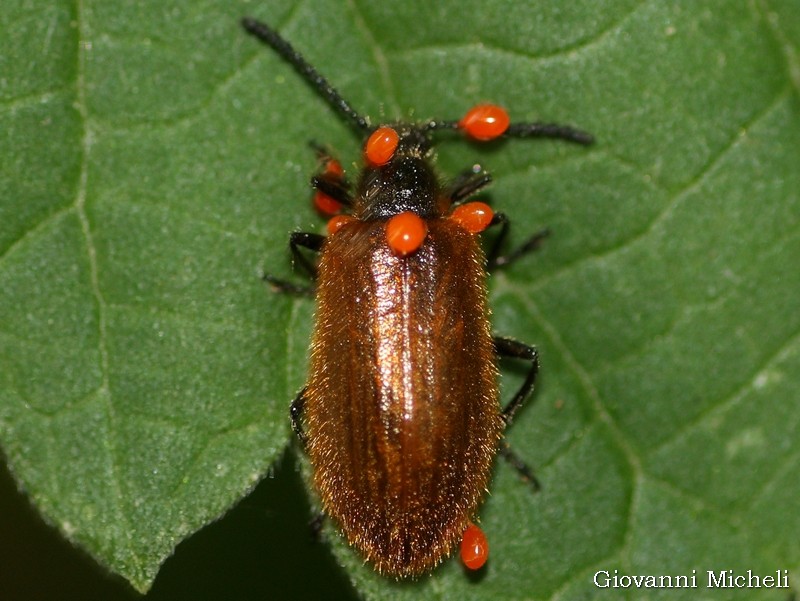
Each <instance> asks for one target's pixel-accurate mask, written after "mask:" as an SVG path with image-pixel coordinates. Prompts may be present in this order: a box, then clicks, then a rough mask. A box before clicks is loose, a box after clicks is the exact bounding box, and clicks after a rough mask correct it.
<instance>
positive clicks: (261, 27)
mask: <svg viewBox="0 0 800 601" xmlns="http://www.w3.org/2000/svg"><path fill="white" fill-rule="evenodd" d="M243 25H244V27H245V29H246V30H247V31H248V32H249V33H251V34H253V35H255V36H256V37H258V38H259V39H260V40H262V41H263V42H266V43H267V44H269V45H270V46H271V47H272V48H273V49H274V50H275V51H277V52H278V54H280V55H281V56H282V57H283V58H284V59H285V60H286V61H288V62H289V63H290V64H292V65H293V66H294V67H295V68H296V69H297V71H298V72H299V73H300V74H301V75H302V76H303V77H305V78H306V80H307V81H308V82H309V83H310V84H311V85H312V86H313V88H314V89H315V90H316V91H317V92H318V93H319V94H320V95H321V96H322V97H323V98H325V99H326V100H327V101H328V102H329V104H330V105H331V106H332V107H333V108H335V109H336V110H337V111H339V112H340V113H341V115H342V116H343V117H344V118H345V119H347V120H348V121H349V122H350V123H351V124H352V125H353V126H354V127H355V129H356V130H357V131H358V132H359V134H360V135H362V136H363V139H364V157H363V158H364V165H363V168H362V170H361V173H360V175H359V177H358V178H357V181H356V182H355V185H354V186H351V184H350V183H349V182H348V181H347V180H346V179H345V177H344V175H343V173H342V171H341V169H340V168H337V169H331V168H330V167H329V166H328V167H326V168H325V170H324V171H323V172H322V173H321V174H320V175H318V176H316V177H314V178H313V179H312V185H313V186H314V188H315V190H316V192H318V193H319V195H321V196H324V197H325V200H326V202H327V201H328V200H330V201H332V202H331V203H327V204H325V206H324V209H325V210H326V211H327V210H328V209H329V208H330V207H333V209H335V211H327V212H339V210H340V209H341V213H342V214H339V215H337V216H336V217H334V218H333V219H332V220H331V221H330V222H329V224H328V236H327V237H325V236H321V235H319V234H315V233H303V232H296V233H294V234H292V235H291V237H290V248H291V250H292V253H293V254H294V256H295V259H296V260H297V262H298V263H299V264H300V265H301V266H304V267H305V268H306V269H307V270H308V271H309V272H310V273H311V274H312V275H314V276H315V277H316V284H315V286H314V291H315V293H316V299H317V312H316V322H315V327H314V334H313V339H312V342H311V365H310V369H309V376H308V380H307V383H306V386H305V388H304V389H303V390H302V391H301V392H300V394H299V395H298V396H297V398H296V399H295V400H294V402H293V403H292V406H291V418H292V424H293V427H294V429H295V431H296V432H297V434H298V436H299V437H300V440H301V441H302V442H303V444H304V446H305V449H306V450H307V452H308V455H309V459H310V461H311V465H312V467H313V471H314V476H313V480H314V484H315V487H316V489H317V491H318V493H319V496H320V500H321V503H322V509H323V512H324V513H325V514H326V515H328V516H330V517H331V518H332V519H333V520H334V522H335V523H336V524H337V525H338V526H339V527H340V529H341V530H342V532H343V533H344V536H345V537H346V538H347V540H348V541H349V543H350V544H351V545H353V546H354V547H356V548H357V549H358V551H359V552H360V553H361V554H362V555H363V556H364V557H365V558H366V559H367V560H369V561H370V562H371V563H372V564H373V566H374V567H375V569H376V570H378V571H379V572H381V573H383V574H386V575H389V576H392V577H395V578H403V577H413V576H417V575H420V574H422V573H425V572H426V571H429V570H431V569H432V568H433V567H435V566H436V565H437V564H438V563H440V562H441V561H442V560H443V559H444V558H446V557H448V556H449V555H450V554H451V553H452V552H453V550H454V548H455V547H456V546H458V544H459V542H461V541H462V539H463V543H462V557H464V561H465V563H466V564H467V565H468V566H469V567H471V568H473V569H477V568H479V567H480V566H481V565H483V563H484V562H485V561H486V557H487V553H488V544H487V543H486V537H485V536H484V535H483V533H482V532H481V531H480V529H478V528H477V527H475V526H473V525H471V522H472V520H473V519H474V518H475V516H476V514H477V512H478V507H479V504H480V502H481V499H482V497H483V494H484V491H485V490H486V488H487V486H488V483H489V478H490V474H491V466H492V462H493V460H494V458H495V456H496V455H497V454H498V452H499V451H503V453H504V454H506V455H509V453H510V451H507V450H506V449H505V447H501V445H500V441H501V437H502V435H503V430H504V429H505V428H506V427H507V426H508V424H509V423H510V422H511V420H512V418H513V416H514V413H515V411H516V410H517V409H518V408H519V407H520V405H521V404H522V402H523V401H524V400H525V398H526V397H527V396H528V394H529V393H530V391H531V389H532V387H533V383H534V379H535V377H536V372H537V370H538V358H537V353H536V349H535V348H534V347H532V346H529V345H526V344H523V343H521V342H518V341H516V340H513V339H510V338H502V337H496V336H493V335H492V332H491V327H490V323H489V307H488V305H487V290H486V275H487V268H492V267H495V266H499V265H504V264H506V263H508V262H510V261H511V260H513V259H515V258H517V257H519V256H521V255H522V254H524V253H525V252H527V251H529V250H532V249H534V248H535V247H537V246H538V243H539V241H540V240H541V238H542V235H543V234H541V233H540V234H538V235H536V236H533V237H532V238H531V239H530V240H529V241H528V242H527V243H526V244H524V245H523V246H522V247H521V248H519V249H517V251H515V252H512V253H511V254H509V255H506V256H501V255H500V252H499V250H500V246H501V243H502V241H503V239H504V238H505V235H506V232H507V228H508V220H507V219H506V217H505V215H503V214H502V213H495V212H493V211H492V210H491V209H490V208H489V207H488V206H487V205H485V204H483V203H479V202H470V203H467V202H465V201H466V200H468V199H469V197H471V196H472V195H473V194H475V193H476V192H478V191H479V190H480V189H482V188H483V187H484V186H486V185H487V184H488V183H489V182H490V180H491V178H490V176H489V175H488V174H487V173H486V172H484V171H481V170H479V169H478V170H474V169H473V170H467V171H465V172H464V173H462V174H461V175H460V176H458V177H457V178H455V179H454V180H453V181H452V182H451V183H449V184H447V185H444V184H442V179H441V178H440V177H439V176H438V174H437V173H435V171H434V168H433V161H432V158H433V150H432V148H433V136H434V133H436V132H439V131H443V132H447V131H462V132H464V133H465V134H466V135H467V136H469V137H471V138H472V139H476V140H491V139H495V138H498V137H500V136H506V137H550V138H561V139H564V140H568V141H572V142H577V143H580V144H589V143H591V141H592V137H591V136H590V135H589V134H587V133H585V132H582V131H580V130H577V129H573V128H571V127H569V126H563V125H554V124H546V123H509V120H508V116H507V113H506V112H505V110H503V109H501V108H499V107H496V106H494V105H479V106H478V107H476V109H473V110H471V111H469V112H468V114H467V116H465V117H464V118H463V119H462V120H461V121H434V120H431V121H426V122H424V123H419V124H416V123H403V122H399V123H390V124H382V125H381V126H380V127H374V126H372V125H370V123H369V120H368V119H367V118H366V117H364V116H363V115H361V114H359V113H358V112H356V111H355V110H354V109H353V108H352V107H351V106H350V104H349V103H348V102H347V101H346V100H344V98H342V96H341V95H340V94H339V93H338V92H337V91H336V90H335V89H334V88H333V87H332V86H331V85H330V84H329V83H328V82H327V80H326V79H325V78H323V77H322V76H321V75H320V74H319V73H318V72H317V71H316V69H314V68H313V67H312V66H311V65H310V64H309V63H308V62H306V61H305V59H303V58H302V56H301V55H300V54H298V53H297V52H296V51H295V50H294V49H293V48H292V47H291V46H290V45H289V43H288V42H286V40H284V39H283V38H282V37H281V36H280V35H279V34H278V33H277V32H276V31H275V30H273V29H272V28H270V27H269V26H268V25H265V24H264V23H260V22H258V21H255V20H253V19H244V20H243ZM331 161H332V159H331ZM326 165H339V163H338V162H334V163H331V162H330V161H329V162H327V163H326ZM317 203H318V205H317V206H318V207H319V200H317ZM333 203H335V204H333ZM494 225H499V226H500V228H501V229H500V231H499V233H498V235H497V237H496V239H495V243H494V245H493V247H492V248H491V249H490V251H489V253H488V255H487V254H484V251H483V248H482V246H481V242H480V239H479V236H478V234H479V233H480V232H482V231H483V230H484V229H486V228H487V227H491V226H494ZM301 248H305V249H307V250H310V251H315V252H319V261H318V263H317V264H316V265H315V264H313V263H312V262H310V261H309V260H308V259H307V258H306V253H304V252H301V250H300V249H301ZM266 279H267V280H268V281H270V282H272V283H273V284H275V285H276V286H278V287H279V288H281V289H283V290H285V291H289V292H300V291H302V288H301V287H299V286H296V285H294V284H291V283H288V282H284V281H281V280H277V279H275V278H273V277H271V276H266ZM498 356H508V357H514V358H517V359H520V360H523V361H526V362H527V363H528V365H529V368H528V373H527V376H526V378H525V381H524V383H523V385H522V386H521V388H520V390H519V391H517V393H516V394H515V395H514V396H513V397H512V398H511V400H510V401H509V402H508V403H507V404H506V405H505V407H504V408H503V407H501V404H500V400H499V386H498V368H497V362H498ZM513 459H514V460H513V462H512V463H513V465H514V466H515V467H517V468H518V469H520V470H521V471H522V472H523V473H524V474H525V475H527V476H530V475H529V474H528V473H527V472H526V471H525V468H524V464H522V462H520V461H519V460H518V459H516V458H513Z"/></svg>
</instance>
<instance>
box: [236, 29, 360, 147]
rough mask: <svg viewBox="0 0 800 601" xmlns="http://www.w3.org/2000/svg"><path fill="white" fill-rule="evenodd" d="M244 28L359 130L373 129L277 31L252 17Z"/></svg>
mask: <svg viewBox="0 0 800 601" xmlns="http://www.w3.org/2000/svg"><path fill="white" fill-rule="evenodd" d="M242 27H244V28H245V30H246V31H247V32H248V33H251V34H253V35H254V36H256V37H257V38H258V39H259V40H261V41H262V42H264V43H266V44H269V45H270V46H272V48H273V50H275V52H277V53H278V54H279V55H281V57H282V58H283V59H284V60H286V61H287V62H289V63H290V64H291V65H292V66H293V67H294V68H295V69H296V70H297V72H298V73H300V75H302V76H303V77H305V78H306V81H307V82H308V83H310V84H311V86H312V87H313V88H314V89H315V90H317V92H319V93H320V94H321V95H322V96H323V98H325V100H327V101H328V103H329V104H330V105H331V106H332V107H333V108H335V109H336V110H338V111H339V112H340V113H341V114H342V115H344V116H345V117H347V118H348V119H349V120H350V121H351V122H352V123H353V124H354V125H355V126H356V127H358V129H359V130H361V131H362V132H367V131H370V130H371V129H372V127H371V126H370V124H369V120H368V119H367V118H366V117H363V116H362V115H360V114H358V112H357V111H356V110H355V109H354V108H353V107H352V106H350V103H349V102H347V101H346V100H345V99H344V98H342V95H341V94H339V92H338V91H337V90H336V88H334V87H333V86H332V85H331V84H329V83H328V80H327V79H325V78H324V77H323V76H322V75H320V73H319V72H318V71H317V70H316V69H315V68H314V67H312V66H311V65H310V64H309V63H308V61H307V60H306V59H304V58H303V57H302V55H301V54H300V53H299V52H297V50H295V49H294V48H292V45H291V44H290V43H289V42H287V41H286V40H284V39H283V38H282V37H281V35H280V34H279V33H278V32H277V31H275V30H274V29H272V28H271V27H270V26H269V25H267V24H266V23H262V22H261V21H257V20H256V19H251V18H250V17H245V18H244V19H242Z"/></svg>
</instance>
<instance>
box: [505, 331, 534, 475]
mask: <svg viewBox="0 0 800 601" xmlns="http://www.w3.org/2000/svg"><path fill="white" fill-rule="evenodd" d="M494 347H495V349H496V351H497V354H498V355H500V356H501V357H511V358H512V359H524V360H526V361H530V363H531V366H530V369H529V370H528V374H527V375H526V376H525V381H524V382H523V383H522V386H520V389H519V390H518V391H517V393H516V394H515V395H514V397H513V398H512V399H511V400H510V401H509V403H508V404H507V405H506V406H505V408H504V409H503V411H502V412H501V415H502V417H503V421H505V422H506V427H508V426H509V425H511V421H512V420H513V419H514V414H515V413H516V412H517V409H519V408H520V407H521V406H522V403H523V402H524V401H525V399H526V398H528V395H530V393H531V390H532V389H533V383H534V382H535V381H536V374H537V373H538V371H539V353H538V351H537V350H536V347H534V346H531V345H529V344H525V343H524V342H519V341H518V340H514V339H513V338H502V337H500V336H495V338H494ZM499 451H500V454H501V455H502V456H503V458H504V459H505V460H506V461H508V463H509V464H510V465H511V467H513V468H514V469H515V470H517V473H519V475H520V476H521V477H522V479H523V480H525V481H526V482H528V483H530V485H531V486H532V487H533V489H534V490H536V491H538V490H539V489H540V488H541V486H540V485H539V481H538V480H537V479H536V476H534V475H533V472H532V471H531V469H530V468H529V467H528V465H527V464H526V463H525V462H524V461H523V460H522V459H521V458H520V457H519V456H518V455H517V454H516V453H515V452H514V451H513V450H511V447H510V446H509V444H508V442H507V441H505V440H503V441H501V442H500V449H499Z"/></svg>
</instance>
